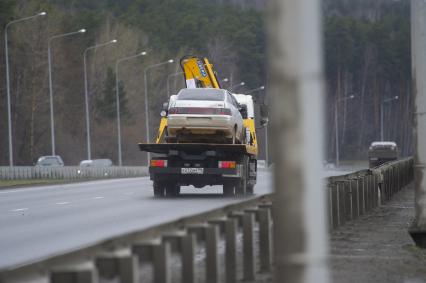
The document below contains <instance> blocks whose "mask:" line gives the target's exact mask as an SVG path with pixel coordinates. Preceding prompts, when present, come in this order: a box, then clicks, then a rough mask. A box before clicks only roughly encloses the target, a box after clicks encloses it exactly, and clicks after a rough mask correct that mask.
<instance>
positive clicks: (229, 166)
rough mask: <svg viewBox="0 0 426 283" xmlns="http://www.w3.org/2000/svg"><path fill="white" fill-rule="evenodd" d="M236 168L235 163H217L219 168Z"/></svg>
mask: <svg viewBox="0 0 426 283" xmlns="http://www.w3.org/2000/svg"><path fill="white" fill-rule="evenodd" d="M236 167H237V162H235V161H219V168H222V169H235V168H236Z"/></svg>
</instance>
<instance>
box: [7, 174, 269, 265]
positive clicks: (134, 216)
mask: <svg viewBox="0 0 426 283" xmlns="http://www.w3.org/2000/svg"><path fill="white" fill-rule="evenodd" d="M270 179H271V178H270V175H269V174H268V173H266V172H259V175H258V184H257V185H256V187H255V194H256V195H260V194H265V193H269V192H270V191H271V180H270ZM182 194H183V195H182V196H181V197H179V198H176V199H159V198H154V197H153V192H152V183H151V181H150V180H149V178H148V177H145V178H132V179H115V180H105V181H93V182H85V183H74V184H66V185H52V186H43V187H31V188H21V189H13V190H2V191H0V269H3V268H7V267H13V266H15V265H17V264H19V265H21V264H24V263H29V262H32V261H35V260H37V259H41V258H44V257H48V256H52V255H55V254H58V253H63V252H65V251H70V250H74V249H76V248H79V247H82V246H86V245H89V244H91V243H94V242H98V241H100V240H103V239H107V238H110V237H112V236H117V235H120V234H124V233H127V232H131V231H136V230H141V229H144V228H148V227H152V226H154V225H158V224H160V223H164V222H168V221H172V220H175V219H179V218H181V217H184V216H189V215H192V214H196V213H200V212H205V211H209V210H212V209H215V208H219V207H221V206H224V205H227V204H231V203H235V202H238V201H240V200H241V199H240V198H225V197H223V196H222V195H221V194H222V187H221V186H214V187H208V188H204V189H195V188H192V187H184V188H183V189H182Z"/></svg>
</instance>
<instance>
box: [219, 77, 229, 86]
mask: <svg viewBox="0 0 426 283" xmlns="http://www.w3.org/2000/svg"><path fill="white" fill-rule="evenodd" d="M220 82H221V83H227V82H229V79H228V78H223V79H221V80H220ZM222 88H223V87H222Z"/></svg>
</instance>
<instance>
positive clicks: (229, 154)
mask: <svg viewBox="0 0 426 283" xmlns="http://www.w3.org/2000/svg"><path fill="white" fill-rule="evenodd" d="M139 148H140V150H141V151H146V152H151V153H154V154H155V156H153V157H152V159H151V160H150V166H149V174H150V179H151V180H152V181H153V187H154V195H155V196H158V197H163V196H171V197H176V196H178V195H179V194H180V187H181V186H188V185H193V186H194V187H196V188H202V187H204V186H207V185H211V186H212V185H223V194H224V195H227V196H234V195H245V194H253V192H254V186H255V184H256V178H257V160H256V156H255V155H254V154H252V153H250V151H249V150H248V146H247V145H243V144H197V143H181V144H179V143H166V144H144V143H140V144H139Z"/></svg>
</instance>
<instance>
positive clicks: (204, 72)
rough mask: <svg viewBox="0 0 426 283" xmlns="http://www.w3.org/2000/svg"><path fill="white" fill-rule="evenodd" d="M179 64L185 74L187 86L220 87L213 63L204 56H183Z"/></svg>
mask: <svg viewBox="0 0 426 283" xmlns="http://www.w3.org/2000/svg"><path fill="white" fill-rule="evenodd" d="M180 66H181V68H182V70H183V72H184V75H185V82H186V87H187V88H220V84H219V82H218V80H217V77H216V74H215V73H214V71H213V65H212V64H210V63H209V60H208V59H207V58H205V57H197V56H190V55H189V56H184V57H182V59H180Z"/></svg>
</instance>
